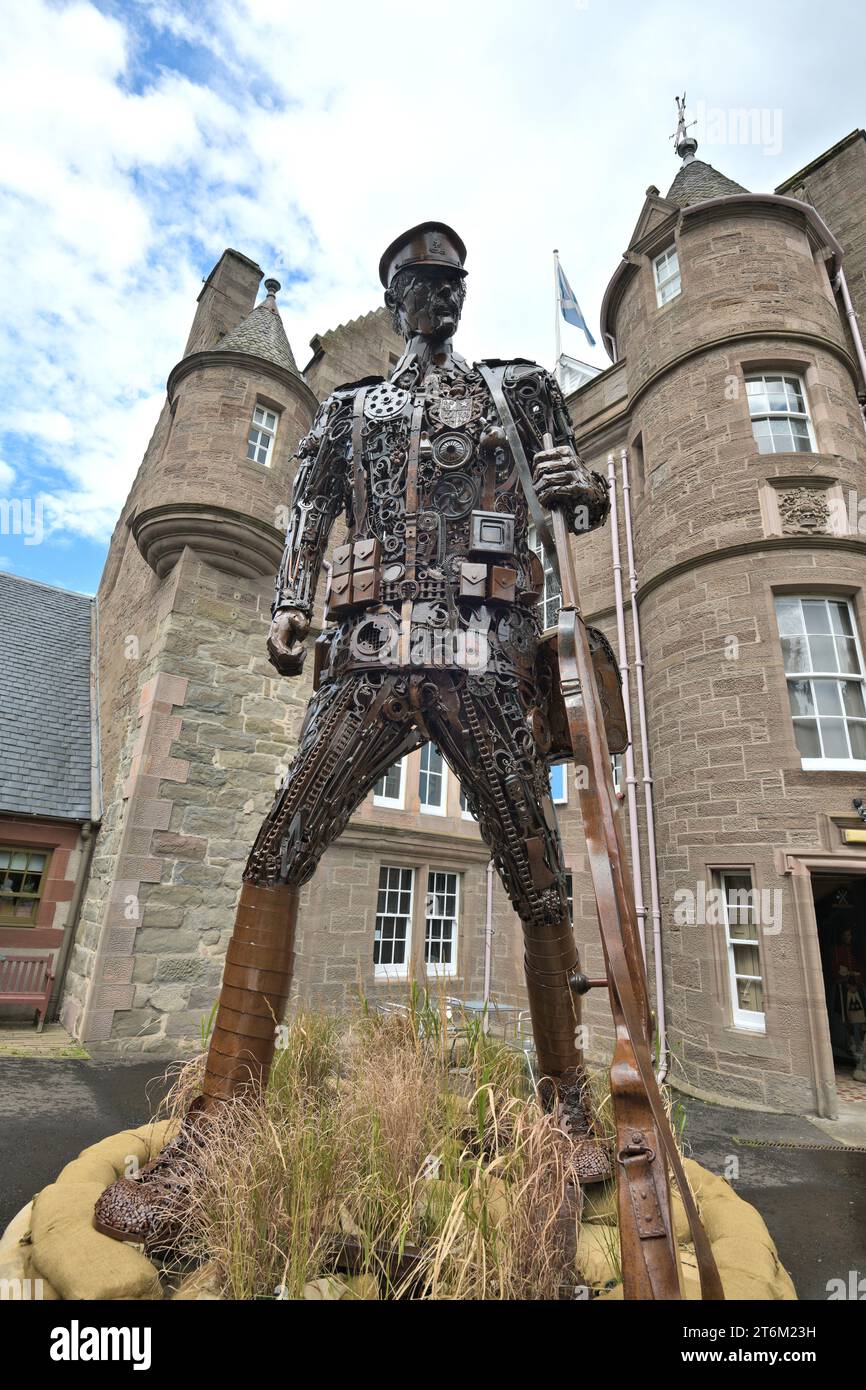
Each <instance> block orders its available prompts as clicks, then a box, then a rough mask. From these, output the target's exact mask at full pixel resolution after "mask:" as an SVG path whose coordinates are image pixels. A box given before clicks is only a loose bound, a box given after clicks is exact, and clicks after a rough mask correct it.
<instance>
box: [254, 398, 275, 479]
mask: <svg viewBox="0 0 866 1390" xmlns="http://www.w3.org/2000/svg"><path fill="white" fill-rule="evenodd" d="M279 418H280V417H279V415H278V414H277V412H276V411H275V410H269V409H268V407H267V406H265V405H257V406H256V408H255V410H254V411H253V419H252V424H251V425H250V436H249V439H248V440H247V458H248V459H252V461H253V463H263V464H264V465H265V467H266V468H269V467H270V464H271V458H272V456H273V452H274V440H275V439H276V437H277V423H278V421H279Z"/></svg>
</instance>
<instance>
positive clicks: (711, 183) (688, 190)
mask: <svg viewBox="0 0 866 1390" xmlns="http://www.w3.org/2000/svg"><path fill="white" fill-rule="evenodd" d="M748 191H749V190H748V189H747V188H744V187H743V185H742V184H741V183H734V180H733V179H729V178H728V176H727V175H726V174H720V173H719V171H718V169H714V168H713V166H712V164H705V163H704V161H703V160H702V159H692V160H690V161H689V163H688V164H684V165H683V166H682V168H681V169H680V170H679V171H678V173H677V176H676V178H675V179H674V181H673V183H672V184H671V186H670V188H669V189H668V199H669V201H670V202H672V203H676V205H677V207H680V208H688V207H691V205H692V203H705V202H706V201H707V199H708V198H724V197H725V196H726V195H727V194H728V193H748Z"/></svg>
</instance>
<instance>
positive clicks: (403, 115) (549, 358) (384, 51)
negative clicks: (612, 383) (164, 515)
mask: <svg viewBox="0 0 866 1390" xmlns="http://www.w3.org/2000/svg"><path fill="white" fill-rule="evenodd" d="M0 36H2V38H0V194H2V196H0V249H2V256H3V265H4V269H5V271H6V273H5V274H4V275H3V276H2V281H0V569H5V570H11V571H13V572H14V573H16V574H19V575H21V576H23V577H25V578H29V579H35V580H41V581H42V582H45V583H49V584H56V585H60V586H61V587H64V588H69V589H75V590H78V591H80V592H84V593H93V592H95V590H96V587H97V585H98V582H99V575H100V573H101V570H102V566H103V563H104V560H105V554H106V549H107V545H108V541H109V539H110V536H111V532H112V529H113V526H114V523H115V521H116V519H117V516H118V514H119V511H120V508H121V506H122V504H123V501H124V498H125V497H126V494H127V492H128V490H129V487H130V484H131V482H132V480H133V477H134V476H135V472H136V469H137V468H138V465H139V462H140V460H141V456H142V454H143V452H144V449H145V446H146V444H147V441H148V438H149V436H150V433H151V431H152V429H153V426H154V424H155V422H156V418H157V415H158V412H159V409H160V406H161V404H162V401H163V399H164V393H165V381H166V378H167V376H168V373H169V371H170V369H171V367H172V366H173V364H174V363H175V361H176V360H177V359H178V357H179V356H180V354H181V352H182V350H183V344H184V342H185V340H186V335H187V331H188V328H189V323H190V320H191V318H192V314H193V312H194V309H195V300H196V296H197V294H198V293H199V290H200V288H201V282H202V279H203V278H204V277H205V276H206V275H207V274H208V272H209V271H210V269H211V267H212V266H213V265H214V263H215V262H216V260H217V259H218V258H219V256H220V254H221V252H222V250H223V249H224V248H225V247H226V246H233V247H236V248H237V249H238V250H240V251H242V252H244V253H245V254H246V255H248V256H250V257H251V258H252V259H254V260H256V261H258V263H259V264H260V265H261V266H262V268H263V269H264V271H265V273H266V274H270V275H275V276H276V277H277V278H278V279H279V280H280V281H281V282H282V285H283V289H282V291H281V293H280V296H279V303H280V308H281V312H282V316H283V322H284V324H285V326H286V330H287V332H288V335H289V339H290V341H291V343H292V345H293V348H294V351H295V356H296V358H297V359H298V361H299V363H300V364H302V365H303V364H304V363H305V362H306V361H307V359H308V357H309V355H310V354H309V350H308V344H309V340H310V338H311V337H312V336H313V334H315V333H318V332H323V331H325V330H326V329H328V328H330V327H334V326H335V325H336V324H338V323H341V322H345V321H346V320H347V319H350V318H353V317H355V316H356V315H357V314H362V313H366V312H367V311H368V310H370V309H372V308H374V307H376V306H377V304H379V303H381V293H382V292H381V287H380V285H379V282H378V276H377V266H378V261H379V256H380V254H381V252H382V250H383V249H384V247H385V246H386V245H387V244H388V243H389V242H390V241H391V240H392V239H393V238H394V236H395V235H397V234H398V233H399V232H400V231H402V230H404V229H405V228H407V227H409V226H412V225H414V224H415V223H417V222H420V221H423V220H425V219H428V218H435V219H439V220H441V221H445V222H448V223H450V224H451V225H452V226H454V227H455V228H456V229H457V230H458V232H459V233H460V234H461V236H462V237H463V239H464V240H465V242H466V243H467V246H468V252H469V254H468V258H467V270H468V271H469V272H470V275H469V282H468V289H469V295H468V299H467V304H466V309H465V312H464V319H463V324H462V325H461V331H460V335H459V339H458V346H459V348H460V349H461V351H462V352H463V353H464V355H465V356H467V357H469V358H478V357H484V356H488V357H493V356H497V357H509V356H523V357H530V358H534V359H535V360H537V361H540V362H543V363H544V364H545V365H547V366H548V367H551V366H552V365H553V357H554V313H555V307H554V292H553V263H552V250H553V248H554V247H558V249H559V251H560V256H561V260H562V265H563V269H564V270H565V273H566V275H567V276H568V279H569V281H570V283H571V285H572V288H573V290H574V292H575V294H576V295H577V298H578V299H579V301H580V303H581V306H582V308H583V312H584V315H585V316H586V319H587V321H588V323H589V325H590V328H591V329H592V332H593V334H594V336H595V337H596V339H597V340H598V342H599V346H598V347H596V348H594V349H593V348H589V347H588V345H587V343H586V341H585V339H584V337H583V335H582V334H581V333H580V331H579V330H577V329H575V328H572V327H570V326H568V325H566V324H563V326H562V346H563V350H564V351H565V352H568V353H570V354H571V355H573V356H575V357H578V358H581V359H582V360H584V361H587V362H590V363H593V364H595V365H597V366H600V367H603V366H605V365H607V362H608V359H607V357H606V355H605V353H604V351H603V350H602V347H601V338H600V333H599V331H598V316H599V309H600V305H601V299H602V296H603V294H604V289H605V286H606V284H607V282H608V280H609V279H610V277H611V275H612V274H613V272H614V270H615V269H616V266H617V263H618V261H619V259H620V256H621V254H622V252H623V251H624V249H625V247H626V245H627V244H628V241H629V237H630V234H631V231H632V228H633V226H634V223H635V222H636V220H637V217H638V214H639V212H640V209H641V206H642V203H643V197H644V193H645V190H646V188H647V186H648V185H650V184H655V185H657V186H658V187H659V188H660V189H661V191H662V193H665V192H666V191H667V188H668V186H669V184H670V182H671V180H672V179H673V177H674V175H675V173H676V170H677V167H678V161H677V159H676V156H675V154H674V151H673V141H672V140H671V139H669V136H670V135H671V133H672V132H673V130H674V128H675V125H676V108H675V105H674V95H675V93H679V94H682V92H683V91H685V93H686V97H687V104H688V109H689V119H696V121H697V124H696V126H695V128H694V131H693V133H694V134H695V135H696V136H697V138H698V140H699V150H698V158H703V159H706V160H707V161H708V162H710V163H712V164H714V165H715V166H716V167H717V168H719V169H721V170H722V171H723V172H724V173H726V174H728V175H729V176H730V177H732V178H734V179H736V180H737V181H738V182H740V183H742V184H744V185H745V186H746V187H747V188H749V189H752V190H754V191H772V190H773V188H774V187H775V186H776V185H777V184H778V183H780V182H781V181H782V180H783V179H785V178H786V177H788V176H789V175H790V174H792V173H794V172H795V171H796V170H797V169H799V168H801V167H802V166H803V165H804V164H806V163H808V161H809V160H811V159H813V158H814V157H815V156H816V155H818V154H820V153H821V152H822V151H823V150H825V149H827V148H828V147H829V146H830V145H832V144H834V143H835V142H836V141H837V140H839V139H840V138H841V137H842V136H844V135H846V134H847V133H848V132H849V131H851V130H853V129H855V128H857V127H860V126H862V125H863V124H864V122H866V110H864V84H863V69H862V60H863V52H864V51H866V6H864V5H863V3H862V0H825V3H824V4H822V5H820V6H817V5H815V4H814V0H808V3H806V2H805V0H725V3H724V4H710V3H709V0H692V3H691V4H688V3H686V2H685V0H675V3H674V0H535V3H534V4H531V5H528V4H526V3H525V0H436V4H435V5H433V6H412V5H408V4H406V3H405V0H402V2H401V3H396V0H310V3H305V4H301V3H298V0H207V3H203V2H202V0H0Z"/></svg>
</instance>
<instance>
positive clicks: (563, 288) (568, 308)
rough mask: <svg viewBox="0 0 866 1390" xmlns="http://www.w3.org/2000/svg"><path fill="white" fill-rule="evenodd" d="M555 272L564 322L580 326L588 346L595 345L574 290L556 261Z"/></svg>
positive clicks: (576, 326)
mask: <svg viewBox="0 0 866 1390" xmlns="http://www.w3.org/2000/svg"><path fill="white" fill-rule="evenodd" d="M556 273H557V276H558V279H559V307H560V308H561V309H562V317H563V318H564V319H565V322H566V323H570V324H573V325H574V327H575V328H582V329H583V331H584V333H585V334H586V341H587V342H588V343H589V345H590V347H595V338H593V336H592V334H591V333H590V331H589V329H588V328H587V326H586V319H585V318H584V317H583V314H582V313H581V311H580V305H579V304H578V302H577V300H576V298H575V295H574V290H573V289H572V288H571V285H570V284H569V283H568V281H567V280H566V278H565V273H564V271H563V269H562V266H561V265H560V264H559V262H558V261H557V263H556Z"/></svg>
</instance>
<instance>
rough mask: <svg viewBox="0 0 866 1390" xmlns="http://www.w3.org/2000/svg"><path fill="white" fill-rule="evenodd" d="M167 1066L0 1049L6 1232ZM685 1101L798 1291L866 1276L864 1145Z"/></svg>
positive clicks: (708, 1156)
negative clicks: (838, 1142)
mask: <svg viewBox="0 0 866 1390" xmlns="http://www.w3.org/2000/svg"><path fill="white" fill-rule="evenodd" d="M165 1065H166V1064H165V1063H164V1062H160V1061H156V1060H154V1059H152V1058H151V1059H150V1060H148V1061H145V1062H126V1063H117V1062H112V1063H110V1064H108V1063H101V1062H99V1061H91V1060H77V1059H63V1058H42V1057H39V1058H28V1057H16V1056H0V1231H2V1229H3V1228H4V1227H5V1225H6V1223H7V1222H8V1221H9V1220H10V1219H11V1218H12V1216H14V1214H15V1213H16V1212H17V1211H18V1210H19V1209H20V1208H21V1207H22V1206H24V1204H25V1203H26V1202H28V1201H29V1200H30V1198H31V1197H32V1196H33V1194H34V1193H35V1192H38V1191H39V1189H40V1188H41V1187H43V1186H45V1184H46V1183H49V1182H51V1181H52V1180H53V1179H54V1177H56V1175H57V1173H58V1171H59V1169H60V1168H62V1166H63V1164H64V1163H67V1162H68V1161H69V1160H70V1159H71V1158H74V1157H75V1155H76V1154H77V1153H78V1152H79V1151H80V1150H81V1149H83V1148H84V1147H85V1146H86V1145H87V1144H93V1143H96V1141H97V1140H99V1139H103V1138H104V1137H105V1136H106V1135H107V1134H114V1133H116V1132H117V1131H118V1130H121V1129H126V1128H129V1127H132V1126H136V1125H139V1124H143V1123H145V1121H147V1120H148V1119H150V1118H151V1116H152V1115H153V1112H154V1109H155V1107H156V1105H157V1104H158V1102H159V1100H160V1099H161V1097H162V1095H163V1093H164V1091H165V1084H166V1083H165V1081H164V1079H163V1077H164V1070H165ZM681 1103H682V1105H683V1107H684V1109H685V1112H686V1125H685V1131H684V1139H685V1143H686V1147H687V1150H688V1152H689V1153H690V1154H691V1155H692V1157H694V1158H696V1159H697V1160H698V1161H699V1162H701V1163H703V1164H705V1165H706V1167H708V1168H710V1169H712V1171H713V1172H715V1173H720V1174H721V1175H722V1176H725V1177H729V1178H731V1179H732V1182H733V1186H734V1189H735V1191H736V1192H738V1193H739V1195H740V1196H741V1197H743V1198H745V1200H746V1201H747V1202H751V1203H753V1205H754V1206H756V1207H757V1208H758V1210H759V1211H760V1213H761V1215H762V1216H763V1217H764V1220H765V1221H766V1222H767V1225H768V1226H769V1228H770V1231H771V1232H772V1235H773V1237H774V1239H775V1241H776V1244H777V1246H778V1248H779V1253H780V1254H781V1257H782V1260H783V1263H784V1264H785V1266H786V1268H787V1269H788V1270H789V1271H790V1273H791V1275H792V1276H793V1279H794V1283H795V1285H796V1287H797V1292H798V1293H799V1295H800V1297H801V1298H805V1299H822V1300H823V1299H825V1298H826V1297H827V1281H828V1279H832V1278H842V1279H844V1280H846V1282H847V1279H848V1275H849V1271H851V1270H857V1271H859V1272H860V1275H861V1276H862V1275H866V1153H858V1152H856V1151H855V1150H853V1149H850V1148H849V1149H848V1150H847V1151H841V1152H840V1151H837V1150H834V1149H833V1148H832V1147H830V1146H831V1145H832V1144H833V1142H834V1141H833V1138H831V1137H828V1135H827V1134H826V1133H824V1132H823V1131H822V1130H820V1129H818V1128H817V1126H815V1125H813V1124H811V1123H810V1122H809V1121H808V1120H804V1119H797V1118H795V1117H792V1116H787V1115H763V1114H755V1113H754V1112H752V1111H746V1110H734V1109H727V1108H723V1107H720V1106H714V1105H705V1104H704V1103H703V1102H701V1101H697V1100H693V1099H691V1098H689V1097H682V1098H681ZM744 1140H745V1141H752V1142H751V1143H748V1142H745V1143H744V1142H743V1141H744ZM738 1141H739V1142H738ZM780 1141H781V1142H782V1143H786V1144H791V1145H793V1146H797V1145H803V1144H807V1145H814V1146H820V1147H814V1148H802V1147H791V1148H780V1147H774V1146H773V1145H774V1144H778V1143H779V1142H780ZM756 1143H757V1145H759V1146H755V1144H756ZM765 1144H766V1145H767V1146H766V1147H765V1146H764V1145H765ZM732 1161H733V1162H734V1163H735V1164H736V1165H738V1167H732Z"/></svg>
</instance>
